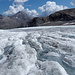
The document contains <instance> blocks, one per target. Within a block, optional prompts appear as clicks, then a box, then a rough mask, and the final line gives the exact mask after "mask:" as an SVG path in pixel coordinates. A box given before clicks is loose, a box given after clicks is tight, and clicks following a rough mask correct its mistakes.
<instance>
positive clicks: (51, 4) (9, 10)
mask: <svg viewBox="0 0 75 75" xmlns="http://www.w3.org/2000/svg"><path fill="white" fill-rule="evenodd" d="M74 7H75V0H0V14H2V15H14V14H15V13H17V12H18V11H24V12H25V13H27V14H28V15H29V16H32V17H36V16H48V15H49V14H51V13H54V12H56V11H59V10H63V9H67V8H74Z"/></svg>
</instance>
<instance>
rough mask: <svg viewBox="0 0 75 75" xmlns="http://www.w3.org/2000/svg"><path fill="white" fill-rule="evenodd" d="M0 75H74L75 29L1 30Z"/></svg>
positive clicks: (73, 27) (70, 27)
mask: <svg viewBox="0 0 75 75" xmlns="http://www.w3.org/2000/svg"><path fill="white" fill-rule="evenodd" d="M0 75H75V26H62V27H60V26H57V27H38V28H21V29H12V30H0Z"/></svg>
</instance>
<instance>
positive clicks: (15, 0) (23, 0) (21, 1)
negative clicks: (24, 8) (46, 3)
mask: <svg viewBox="0 0 75 75" xmlns="http://www.w3.org/2000/svg"><path fill="white" fill-rule="evenodd" d="M27 1H28V0H14V3H24V2H27Z"/></svg>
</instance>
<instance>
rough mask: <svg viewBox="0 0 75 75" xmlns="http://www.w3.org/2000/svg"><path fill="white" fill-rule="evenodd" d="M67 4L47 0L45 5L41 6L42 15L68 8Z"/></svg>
mask: <svg viewBox="0 0 75 75" xmlns="http://www.w3.org/2000/svg"><path fill="white" fill-rule="evenodd" d="M67 8H68V7H67V6H63V5H57V4H56V2H51V1H47V2H46V4H45V5H43V6H41V7H39V8H38V9H39V10H41V12H42V14H41V16H48V15H50V14H52V13H54V12H56V11H59V10H63V9H67Z"/></svg>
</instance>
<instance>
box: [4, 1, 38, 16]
mask: <svg viewBox="0 0 75 75" xmlns="http://www.w3.org/2000/svg"><path fill="white" fill-rule="evenodd" d="M26 1H28V0H14V2H13V5H12V6H11V5H10V6H9V9H8V10H7V11H6V12H4V13H3V14H5V15H14V14H16V13H17V12H19V11H24V12H25V13H27V14H28V15H29V16H31V17H36V16H38V15H39V14H38V13H37V11H36V10H35V9H34V10H29V9H28V8H27V9H24V6H23V3H24V2H26ZM30 6H31V5H30Z"/></svg>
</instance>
